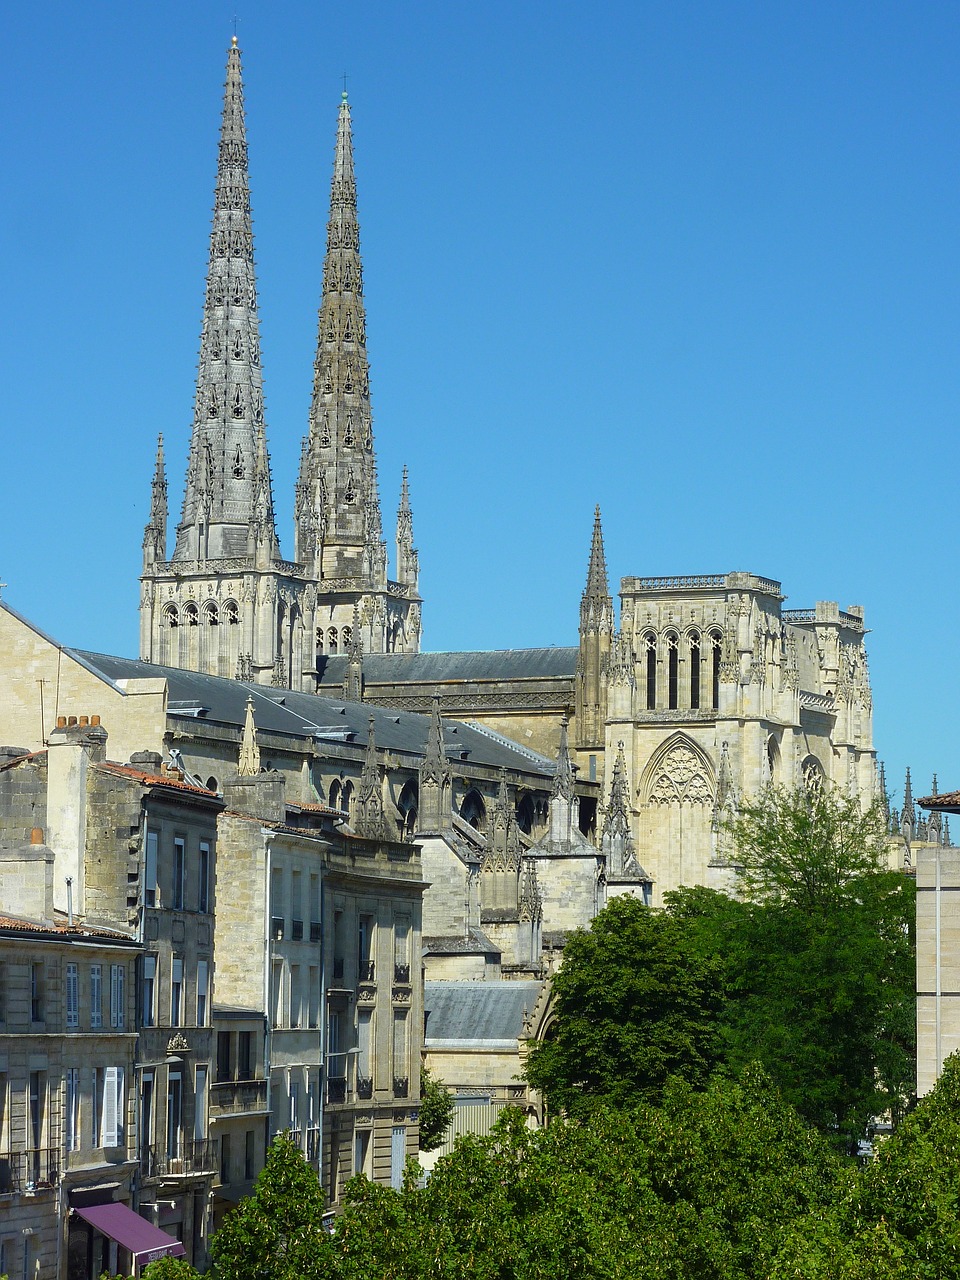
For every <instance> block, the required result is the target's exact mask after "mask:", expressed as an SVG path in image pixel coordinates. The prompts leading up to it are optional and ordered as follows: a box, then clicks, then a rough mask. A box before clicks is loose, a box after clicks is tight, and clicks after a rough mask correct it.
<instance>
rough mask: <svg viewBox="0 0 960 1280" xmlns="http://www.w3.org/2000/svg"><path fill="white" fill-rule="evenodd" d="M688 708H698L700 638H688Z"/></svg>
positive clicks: (694, 636) (693, 636) (695, 709)
mask: <svg viewBox="0 0 960 1280" xmlns="http://www.w3.org/2000/svg"><path fill="white" fill-rule="evenodd" d="M690 706H691V707H692V708H693V710H694V711H697V710H699V707H700V637H699V636H698V635H692V636H691V637H690Z"/></svg>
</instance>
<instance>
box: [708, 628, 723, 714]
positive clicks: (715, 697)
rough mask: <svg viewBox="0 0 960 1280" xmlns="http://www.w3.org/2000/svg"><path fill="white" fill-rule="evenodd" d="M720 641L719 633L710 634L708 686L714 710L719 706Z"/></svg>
mask: <svg viewBox="0 0 960 1280" xmlns="http://www.w3.org/2000/svg"><path fill="white" fill-rule="evenodd" d="M722 643H723V642H722V639H721V636H720V632H719V631H711V632H710V646H711V663H710V684H711V690H710V692H711V698H712V701H713V706H714V709H716V708H717V707H719V706H720V652H721V644H722Z"/></svg>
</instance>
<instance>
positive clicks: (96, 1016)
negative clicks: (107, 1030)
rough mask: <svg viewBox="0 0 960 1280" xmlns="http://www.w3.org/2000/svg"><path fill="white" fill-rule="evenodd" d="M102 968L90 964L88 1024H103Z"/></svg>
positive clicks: (96, 1025) (93, 1025)
mask: <svg viewBox="0 0 960 1280" xmlns="http://www.w3.org/2000/svg"><path fill="white" fill-rule="evenodd" d="M102 973H103V970H102V969H101V967H100V965H98V964H93V965H91V966H90V1026H91V1027H94V1028H96V1027H101V1026H103V979H102Z"/></svg>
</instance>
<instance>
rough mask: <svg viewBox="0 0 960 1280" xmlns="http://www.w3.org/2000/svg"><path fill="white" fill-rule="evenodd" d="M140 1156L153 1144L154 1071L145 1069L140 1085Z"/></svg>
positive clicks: (145, 1153)
mask: <svg viewBox="0 0 960 1280" xmlns="http://www.w3.org/2000/svg"><path fill="white" fill-rule="evenodd" d="M139 1132H140V1158H141V1160H142V1159H144V1158H145V1157H146V1156H148V1155H149V1154H150V1148H151V1147H152V1146H153V1072H152V1071H145V1072H144V1073H143V1080H142V1082H141V1085H140V1131H139Z"/></svg>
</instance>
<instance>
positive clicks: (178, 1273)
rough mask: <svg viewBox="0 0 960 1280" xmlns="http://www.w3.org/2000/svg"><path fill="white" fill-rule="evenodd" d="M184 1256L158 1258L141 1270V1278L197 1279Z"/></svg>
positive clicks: (154, 1279) (144, 1279)
mask: <svg viewBox="0 0 960 1280" xmlns="http://www.w3.org/2000/svg"><path fill="white" fill-rule="evenodd" d="M199 1276H200V1273H199V1272H198V1271H194V1269H193V1267H191V1265H190V1263H189V1262H188V1261H187V1260H186V1258H169V1257H168V1258H158V1259H157V1261H156V1262H151V1263H149V1264H148V1265H147V1266H146V1267H145V1268H144V1270H143V1280H199Z"/></svg>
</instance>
